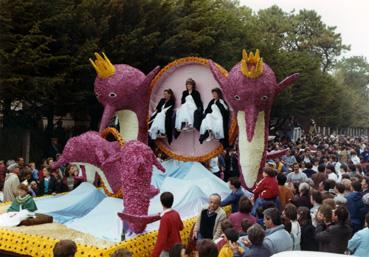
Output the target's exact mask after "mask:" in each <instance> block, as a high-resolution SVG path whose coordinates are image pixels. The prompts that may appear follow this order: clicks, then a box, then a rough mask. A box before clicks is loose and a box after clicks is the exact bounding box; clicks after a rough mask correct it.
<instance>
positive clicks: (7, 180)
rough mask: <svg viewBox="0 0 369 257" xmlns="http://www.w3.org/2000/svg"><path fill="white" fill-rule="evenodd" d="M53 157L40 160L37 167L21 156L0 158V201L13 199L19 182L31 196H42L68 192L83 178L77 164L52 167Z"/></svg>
mask: <svg viewBox="0 0 369 257" xmlns="http://www.w3.org/2000/svg"><path fill="white" fill-rule="evenodd" d="M53 161H54V159H53V158H51V157H50V158H47V159H45V160H42V161H41V164H40V166H39V167H38V168H37V167H36V164H35V162H29V163H25V161H24V159H23V158H22V157H19V158H17V159H16V160H8V161H6V162H5V161H3V160H0V191H1V192H2V193H3V196H2V198H3V199H0V201H4V202H7V201H13V200H14V199H15V197H16V196H17V188H18V186H19V185H20V184H24V185H26V186H28V190H29V194H30V195H31V196H43V195H51V194H57V193H63V192H68V191H71V190H73V189H75V188H76V187H77V186H78V185H79V184H80V183H81V182H83V181H84V180H85V178H84V177H83V175H82V172H81V170H80V168H79V166H77V165H75V164H69V165H66V166H63V167H61V168H58V169H52V168H51V166H52V163H53Z"/></svg>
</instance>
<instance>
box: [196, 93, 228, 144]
mask: <svg viewBox="0 0 369 257" xmlns="http://www.w3.org/2000/svg"><path fill="white" fill-rule="evenodd" d="M211 93H212V94H213V99H212V100H211V101H210V102H209V104H208V107H207V108H206V110H205V114H204V115H205V117H204V119H203V120H202V123H201V127H200V138H199V140H200V143H201V144H202V143H203V141H204V140H207V141H210V140H212V139H217V140H219V141H220V142H221V143H222V144H223V146H224V147H227V146H228V120H229V108H228V105H227V104H226V102H225V101H224V100H223V94H222V91H221V90H220V89H219V88H214V89H213V90H211Z"/></svg>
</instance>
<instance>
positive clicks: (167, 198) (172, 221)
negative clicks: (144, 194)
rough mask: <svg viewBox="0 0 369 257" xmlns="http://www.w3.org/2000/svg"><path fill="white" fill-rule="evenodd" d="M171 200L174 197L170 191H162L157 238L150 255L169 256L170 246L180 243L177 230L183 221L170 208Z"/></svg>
mask: <svg viewBox="0 0 369 257" xmlns="http://www.w3.org/2000/svg"><path fill="white" fill-rule="evenodd" d="M173 201H174V197H173V194H172V193H170V192H164V193H162V194H161V195H160V202H161V204H162V205H163V212H162V213H161V214H160V216H161V220H160V226H159V232H158V239H157V241H156V245H155V248H154V251H153V252H152V254H151V257H159V256H160V257H169V250H170V249H171V248H172V246H173V245H175V244H177V243H181V236H180V234H179V232H180V231H181V230H182V229H183V223H182V220H181V217H180V216H179V214H178V212H176V211H175V210H173V209H171V208H172V205H173Z"/></svg>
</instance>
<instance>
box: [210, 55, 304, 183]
mask: <svg viewBox="0 0 369 257" xmlns="http://www.w3.org/2000/svg"><path fill="white" fill-rule="evenodd" d="M209 64H210V67H211V70H212V72H213V75H214V77H215V79H216V80H217V81H218V83H219V84H220V85H221V87H222V89H223V92H224V96H225V98H226V100H227V102H228V103H229V105H230V106H231V107H232V108H233V111H234V112H235V113H236V115H237V122H238V127H239V163H240V167H241V171H242V172H241V174H242V177H243V180H244V182H245V185H246V186H247V187H248V188H252V187H253V186H254V184H255V182H256V181H257V178H258V175H260V172H259V171H260V168H261V167H264V164H265V160H266V154H267V153H266V147H267V143H268V136H269V119H270V111H271V108H272V105H273V101H274V98H275V97H276V96H277V95H278V94H279V93H280V92H281V91H283V90H284V89H285V88H286V87H288V86H289V85H290V84H292V82H294V81H295V80H297V78H298V74H293V75H291V76H289V77H287V78H286V79H284V80H283V81H282V82H280V83H277V79H276V76H275V74H274V72H273V70H272V69H271V68H270V67H269V66H268V65H267V64H265V63H264V62H263V60H262V58H261V57H260V54H259V51H257V52H256V54H255V55H254V54H252V53H250V54H247V53H246V52H245V51H244V52H243V57H242V60H241V62H239V63H238V64H236V65H235V66H234V67H233V68H232V70H231V71H230V72H229V75H228V77H225V76H223V72H222V70H221V69H219V67H218V65H217V64H215V63H214V62H213V61H211V60H209Z"/></svg>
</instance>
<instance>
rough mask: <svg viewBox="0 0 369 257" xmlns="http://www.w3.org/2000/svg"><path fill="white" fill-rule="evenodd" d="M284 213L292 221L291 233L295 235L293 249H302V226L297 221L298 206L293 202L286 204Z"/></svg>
mask: <svg viewBox="0 0 369 257" xmlns="http://www.w3.org/2000/svg"><path fill="white" fill-rule="evenodd" d="M283 215H284V216H285V217H287V218H288V219H289V220H290V221H291V235H292V237H293V250H300V249H301V246H300V242H301V227H300V224H299V222H298V221H297V208H296V206H295V205H293V204H292V203H289V204H287V205H286V207H285V208H284V211H283Z"/></svg>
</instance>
